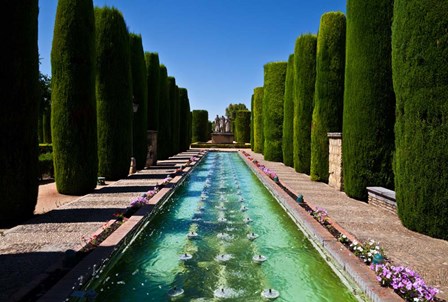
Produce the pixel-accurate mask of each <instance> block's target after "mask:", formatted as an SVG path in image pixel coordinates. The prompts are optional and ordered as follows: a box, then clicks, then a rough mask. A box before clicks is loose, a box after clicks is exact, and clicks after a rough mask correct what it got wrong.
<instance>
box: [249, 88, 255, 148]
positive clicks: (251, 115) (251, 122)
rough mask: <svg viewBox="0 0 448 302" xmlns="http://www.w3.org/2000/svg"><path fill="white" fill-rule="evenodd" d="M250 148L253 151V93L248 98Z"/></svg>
mask: <svg viewBox="0 0 448 302" xmlns="http://www.w3.org/2000/svg"><path fill="white" fill-rule="evenodd" d="M250 149H251V150H252V151H254V95H253V94H252V97H251V99H250Z"/></svg>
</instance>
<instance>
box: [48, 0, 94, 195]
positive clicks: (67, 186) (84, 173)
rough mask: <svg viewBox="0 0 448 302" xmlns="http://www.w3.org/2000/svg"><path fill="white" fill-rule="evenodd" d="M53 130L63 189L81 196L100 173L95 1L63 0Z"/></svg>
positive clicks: (54, 54) (54, 55)
mask: <svg viewBox="0 0 448 302" xmlns="http://www.w3.org/2000/svg"><path fill="white" fill-rule="evenodd" d="M51 70H52V77H51V82H52V91H51V101H52V104H51V135H52V142H53V161H54V170H55V179H56V186H57V189H58V191H59V193H62V194H69V195H83V194H86V193H88V192H91V191H92V190H93V189H94V188H95V187H96V181H97V172H98V157H97V123H96V105H95V19H94V12H93V3H92V1H88V0H87V1H73V0H59V2H58V7H57V11H56V21H55V26H54V34H53V46H52V49H51Z"/></svg>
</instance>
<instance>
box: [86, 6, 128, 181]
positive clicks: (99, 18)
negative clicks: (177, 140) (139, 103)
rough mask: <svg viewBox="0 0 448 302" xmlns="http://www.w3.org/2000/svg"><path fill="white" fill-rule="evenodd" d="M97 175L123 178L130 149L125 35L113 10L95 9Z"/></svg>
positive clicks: (118, 14) (122, 24)
mask: <svg viewBox="0 0 448 302" xmlns="http://www.w3.org/2000/svg"><path fill="white" fill-rule="evenodd" d="M95 22H96V55H97V59H96V62H97V66H96V70H97V75H96V99H97V117H98V159H99V169H98V171H99V175H100V176H104V177H106V179H110V180H116V179H120V178H124V177H126V176H127V175H128V173H129V162H130V158H131V149H132V135H133V134H132V114H133V113H132V79H131V65H130V49H129V33H128V30H127V28H126V23H125V21H124V19H123V16H122V14H121V13H120V12H119V11H118V10H117V9H115V8H109V7H104V8H95Z"/></svg>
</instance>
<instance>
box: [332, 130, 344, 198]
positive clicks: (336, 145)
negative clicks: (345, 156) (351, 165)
mask: <svg viewBox="0 0 448 302" xmlns="http://www.w3.org/2000/svg"><path fill="white" fill-rule="evenodd" d="M328 141H329V148H328V150H329V156H328V173H329V175H328V184H329V185H330V187H333V188H335V189H337V190H339V191H342V190H343V185H344V180H343V178H342V177H343V176H342V134H341V133H339V132H332V133H328Z"/></svg>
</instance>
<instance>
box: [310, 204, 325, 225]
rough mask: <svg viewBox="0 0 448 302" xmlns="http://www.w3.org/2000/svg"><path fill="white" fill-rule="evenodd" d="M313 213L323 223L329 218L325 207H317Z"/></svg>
mask: <svg viewBox="0 0 448 302" xmlns="http://www.w3.org/2000/svg"><path fill="white" fill-rule="evenodd" d="M311 215H312V216H313V217H314V218H315V219H316V220H317V221H319V222H320V223H321V224H323V223H325V222H326V221H327V220H328V212H327V210H325V209H324V208H320V207H317V208H316V210H315V211H313V212H312V214H311Z"/></svg>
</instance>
